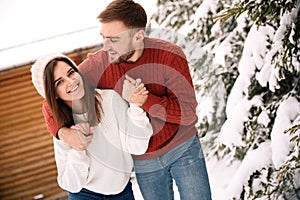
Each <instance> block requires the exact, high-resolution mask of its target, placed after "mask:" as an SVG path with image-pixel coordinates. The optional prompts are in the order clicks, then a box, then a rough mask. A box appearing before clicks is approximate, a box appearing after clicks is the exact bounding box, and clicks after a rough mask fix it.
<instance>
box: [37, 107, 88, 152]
mask: <svg viewBox="0 0 300 200" xmlns="http://www.w3.org/2000/svg"><path fill="white" fill-rule="evenodd" d="M42 111H43V114H44V118H45V123H46V127H47V129H48V131H49V132H50V134H51V135H53V136H54V137H56V138H57V139H60V140H62V141H63V142H64V143H66V144H67V145H69V146H70V147H71V148H73V149H75V150H78V151H82V150H85V149H86V147H87V146H88V145H89V144H90V143H91V141H92V138H93V135H92V134H89V133H90V132H91V130H90V127H89V126H88V125H87V124H82V125H76V126H72V127H71V128H67V127H60V126H59V125H58V123H57V121H56V120H55V119H54V117H53V115H52V112H51V110H50V108H49V106H48V104H47V101H44V102H43V106H42ZM59 127H60V128H59ZM84 133H86V134H89V135H85V136H84Z"/></svg>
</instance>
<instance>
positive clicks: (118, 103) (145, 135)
mask: <svg viewBox="0 0 300 200" xmlns="http://www.w3.org/2000/svg"><path fill="white" fill-rule="evenodd" d="M112 102H113V111H114V115H115V117H116V121H117V123H118V128H119V134H120V137H121V142H122V146H123V148H124V150H125V151H127V152H128V153H130V154H135V155H140V154H144V153H145V152H146V150H147V148H148V144H149V140H150V137H151V136H152V134H153V130H152V126H151V124H150V121H149V118H148V117H147V115H146V112H145V111H144V110H143V109H142V108H140V107H138V106H136V105H134V104H130V107H128V103H127V102H126V101H125V100H124V99H122V97H120V95H119V94H117V93H114V96H113V101H112Z"/></svg>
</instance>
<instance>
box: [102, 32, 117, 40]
mask: <svg viewBox="0 0 300 200" xmlns="http://www.w3.org/2000/svg"><path fill="white" fill-rule="evenodd" d="M100 35H102V37H103V38H113V39H118V38H120V36H104V35H103V34H102V33H100Z"/></svg>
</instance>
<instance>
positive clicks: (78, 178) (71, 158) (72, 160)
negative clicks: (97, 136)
mask: <svg viewBox="0 0 300 200" xmlns="http://www.w3.org/2000/svg"><path fill="white" fill-rule="evenodd" d="M53 144H54V155H55V161H56V166H57V172H58V176H57V182H58V185H59V186H60V187H61V188H62V189H64V190H67V191H69V192H79V191H80V190H81V189H82V188H83V187H84V185H85V184H86V181H87V179H88V175H89V167H90V158H89V157H88V156H87V153H86V151H77V150H74V149H71V148H70V147H69V146H68V145H66V144H65V143H64V142H63V141H60V140H57V139H55V138H53Z"/></svg>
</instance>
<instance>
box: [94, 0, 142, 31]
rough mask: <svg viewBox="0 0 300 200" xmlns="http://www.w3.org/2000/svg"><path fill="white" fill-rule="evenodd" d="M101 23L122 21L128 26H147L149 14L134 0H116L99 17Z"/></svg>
mask: <svg viewBox="0 0 300 200" xmlns="http://www.w3.org/2000/svg"><path fill="white" fill-rule="evenodd" d="M97 19H99V21H100V22H101V23H107V22H111V21H122V22H123V23H124V25H125V26H127V27H128V28H145V27H146V24H147V14H146V12H145V10H144V8H143V7H142V6H141V5H140V4H138V3H135V2H134V1H132V0H114V1H112V2H111V3H110V4H109V5H108V6H107V7H106V8H105V10H104V11H102V12H101V13H100V15H99V16H98V17H97Z"/></svg>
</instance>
